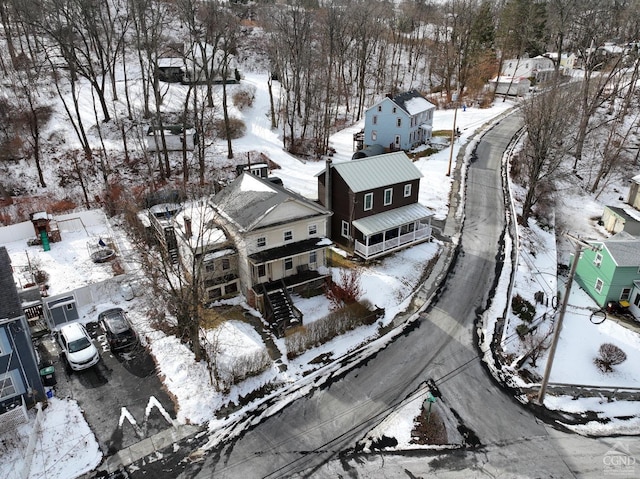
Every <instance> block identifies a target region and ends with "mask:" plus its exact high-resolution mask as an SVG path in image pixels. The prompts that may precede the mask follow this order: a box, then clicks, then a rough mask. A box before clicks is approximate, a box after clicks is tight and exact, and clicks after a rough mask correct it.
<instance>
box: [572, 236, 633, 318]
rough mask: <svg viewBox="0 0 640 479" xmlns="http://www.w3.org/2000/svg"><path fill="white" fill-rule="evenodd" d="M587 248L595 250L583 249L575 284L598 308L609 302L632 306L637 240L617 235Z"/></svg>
mask: <svg viewBox="0 0 640 479" xmlns="http://www.w3.org/2000/svg"><path fill="white" fill-rule="evenodd" d="M590 244H592V245H593V246H594V248H593V249H589V248H585V249H584V250H583V251H582V254H581V255H580V259H579V260H578V265H577V267H576V276H575V279H576V282H577V283H578V284H579V285H580V286H581V287H582V288H583V289H584V290H585V291H586V292H587V293H589V295H590V296H591V297H592V298H593V299H594V300H595V302H596V303H598V304H599V305H600V306H601V307H606V305H607V303H608V302H610V301H613V302H617V301H629V302H634V298H633V293H634V288H635V285H637V284H638V283H639V282H640V238H638V237H635V236H631V235H629V234H626V233H620V234H617V235H615V236H613V237H612V238H610V239H608V240H605V241H601V242H597V241H591V242H590ZM572 261H573V258H572ZM634 283H635V284H634ZM635 289H637V288H635ZM636 295H637V293H636Z"/></svg>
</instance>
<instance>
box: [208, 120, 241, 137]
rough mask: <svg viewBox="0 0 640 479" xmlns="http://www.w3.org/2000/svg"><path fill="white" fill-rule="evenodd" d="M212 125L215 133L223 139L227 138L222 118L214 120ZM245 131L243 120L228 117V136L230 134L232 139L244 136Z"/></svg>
mask: <svg viewBox="0 0 640 479" xmlns="http://www.w3.org/2000/svg"><path fill="white" fill-rule="evenodd" d="M213 127H214V129H215V131H216V135H217V136H218V137H219V138H222V139H224V140H226V139H227V129H226V128H225V125H224V120H223V119H220V120H216V122H215V123H214V125H213ZM246 131H247V127H246V125H245V124H244V121H242V120H239V119H237V118H229V136H231V139H232V140H235V139H236V138H240V137H242V136H244V134H245V132H246Z"/></svg>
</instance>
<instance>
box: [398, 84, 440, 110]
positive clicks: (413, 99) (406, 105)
mask: <svg viewBox="0 0 640 479" xmlns="http://www.w3.org/2000/svg"><path fill="white" fill-rule="evenodd" d="M392 101H393V102H394V103H395V104H396V105H398V106H399V107H400V108H402V109H403V110H404V111H406V112H407V113H409V115H412V116H413V115H417V114H418V113H422V112H423V111H427V110H430V109H435V105H434V104H433V103H431V102H430V101H429V100H427V99H426V98H425V97H423V96H422V95H421V94H420V93H418V92H417V91H416V90H411V91H408V92H405V93H401V94H399V95H396V96H394V97H393V99H392Z"/></svg>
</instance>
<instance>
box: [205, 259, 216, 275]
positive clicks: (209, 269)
mask: <svg viewBox="0 0 640 479" xmlns="http://www.w3.org/2000/svg"><path fill="white" fill-rule="evenodd" d="M204 270H205V271H206V272H207V273H213V272H214V271H215V270H216V267H215V263H214V262H213V261H208V262H206V263H205V264H204Z"/></svg>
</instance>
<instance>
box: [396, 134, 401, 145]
mask: <svg viewBox="0 0 640 479" xmlns="http://www.w3.org/2000/svg"><path fill="white" fill-rule="evenodd" d="M396 146H400V135H396Z"/></svg>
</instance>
